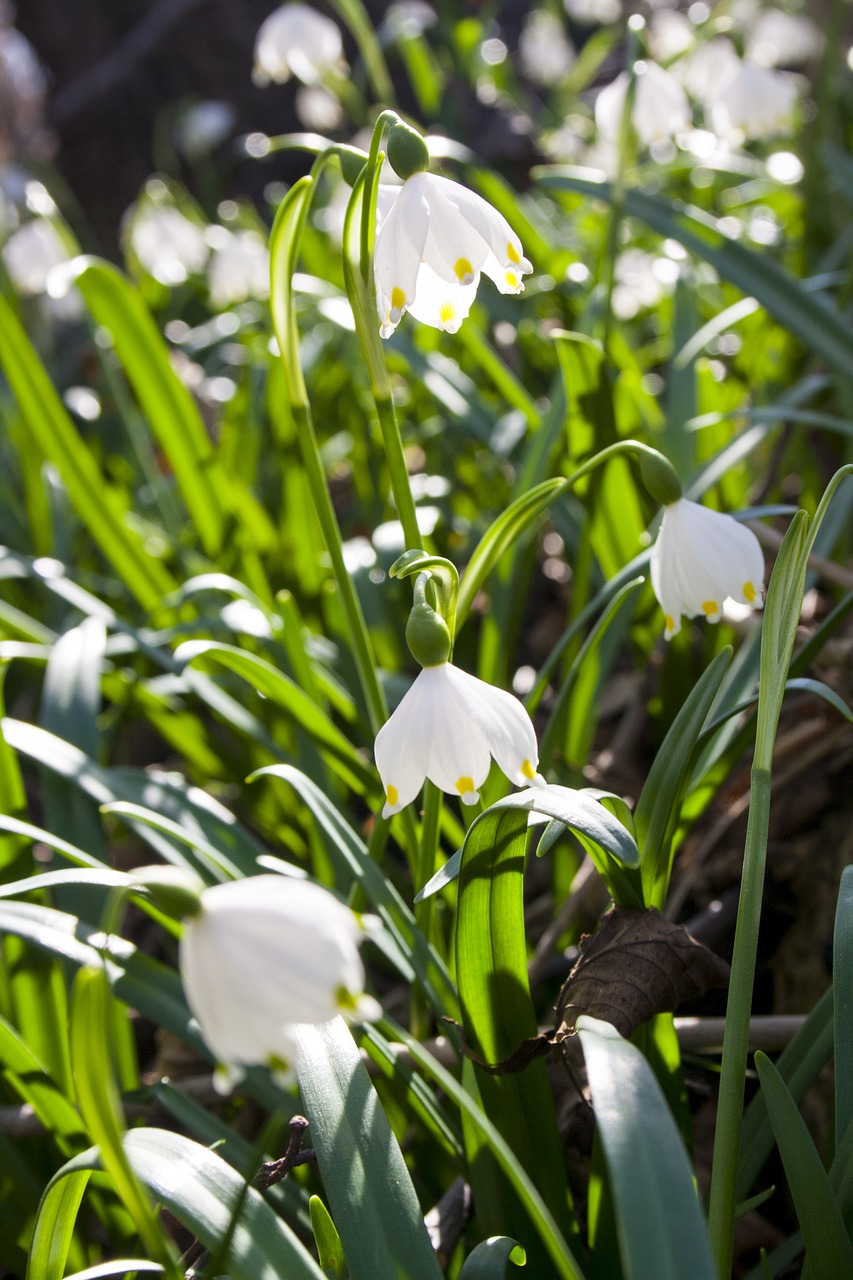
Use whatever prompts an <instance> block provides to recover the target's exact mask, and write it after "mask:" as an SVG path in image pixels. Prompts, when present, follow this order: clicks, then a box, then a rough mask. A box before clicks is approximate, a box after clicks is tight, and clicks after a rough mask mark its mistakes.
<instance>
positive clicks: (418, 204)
mask: <svg viewBox="0 0 853 1280" xmlns="http://www.w3.org/2000/svg"><path fill="white" fill-rule="evenodd" d="M420 176H421V175H420V174H416V175H415V177H414V178H409V180H408V182H404V183H403V186H402V187H401V188H400V194H399V195H398V196H397V199H396V200H395V201H394V203H393V204H392V205H391V208H390V210H389V211H388V214H387V217H386V218H385V219H384V221H383V223H382V228H381V230H380V232H379V235H378V236H377V237H376V250H375V253H374V264H373V265H374V274H375V277H376V305H377V308H378V311H379V321H380V325H381V329H380V332H381V334H382V337H383V338H389V337H390V336H391V334H392V333H393V332H394V330H395V329H396V327H397V325H398V324H399V323H400V320H401V319H402V317H403V314H404V313H405V312H406V311H407V310H408V309H409V307H410V306H411V305H412V303H413V302H414V300H415V290H416V286H417V279H418V271H419V269H420V265H421V259H422V257H423V251H424V245H425V244H426V238H427V233H428V231H429V206H428V205H427V201H426V197H425V195H424V193H423V190H422V186H421V184H419V183H418V182H417V178H418V177H420Z"/></svg>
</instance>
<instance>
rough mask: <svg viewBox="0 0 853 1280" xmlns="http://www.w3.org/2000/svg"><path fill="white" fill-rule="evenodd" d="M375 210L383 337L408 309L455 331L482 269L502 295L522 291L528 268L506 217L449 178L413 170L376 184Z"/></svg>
mask: <svg viewBox="0 0 853 1280" xmlns="http://www.w3.org/2000/svg"><path fill="white" fill-rule="evenodd" d="M377 215H378V226H379V232H378V235H377V237H376V251H375V255H374V273H375V277H376V305H377V308H378V311H379V323H380V330H379V331H380V333H381V335H382V337H383V338H389V337H390V336H391V334H392V333H393V332H394V330H395V329H396V327H397V325H398V324H399V323H400V321H401V319H402V318H403V316H404V314H405V313H406V312H407V311H410V312H411V314H412V315H413V316H414V317H415V319H416V320H420V321H421V323H422V324H427V325H431V326H432V327H433V328H435V329H444V330H446V331H447V332H448V333H455V332H456V331H457V329H458V328H459V326H460V325H461V323H462V321H463V320H464V319H465V317H466V316H467V315H468V312H469V311H470V310H471V305H472V303H473V301H474V298H475V297H476V293H477V286H478V285H479V283H480V275H481V273H485V275H487V276H488V277H489V279H490V280H492V281H493V283H494V284H495V285H496V286H497V288H498V289H499V290H500V291H501V293H520V292H521V290H522V289H523V288H524V281H523V277H524V276H525V275H526V274H527V273H528V272H530V271H532V270H533V267H532V266H531V264H530V263H529V262H528V260H527V258H525V256H524V253H523V250H522V247H521V241H520V240H519V238H518V236H517V235H516V234H515V232H514V231H513V230H512V228H511V227H510V225H509V223H508V222H507V220H506V219H505V218H504V217H503V215H502V214H500V213H498V211H497V210H496V209H493V208H492V206H491V205H490V204H488V203H487V201H485V200H483V198H482V197H481V196H478V195H475V194H474V192H473V191H468V190H467V189H466V188H465V187H463V186H460V184H459V183H458V182H452V181H451V180H450V179H449V178H441V177H439V176H438V175H436V174H432V173H426V172H425V171H423V170H416V171H414V172H412V173H411V176H409V177H406V179H405V181H404V182H403V185H402V186H401V187H391V186H385V187H380V190H379V197H378V201H377Z"/></svg>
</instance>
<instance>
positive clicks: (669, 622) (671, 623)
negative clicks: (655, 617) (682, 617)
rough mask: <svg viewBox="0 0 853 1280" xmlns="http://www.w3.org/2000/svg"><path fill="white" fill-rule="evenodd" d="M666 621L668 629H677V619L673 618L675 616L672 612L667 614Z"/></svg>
mask: <svg viewBox="0 0 853 1280" xmlns="http://www.w3.org/2000/svg"><path fill="white" fill-rule="evenodd" d="M664 622H665V623H666V629H667V631H674V630H675V619H674V618H673V616H672V614H671V613H668V614H667V615H666V617H665V618H664Z"/></svg>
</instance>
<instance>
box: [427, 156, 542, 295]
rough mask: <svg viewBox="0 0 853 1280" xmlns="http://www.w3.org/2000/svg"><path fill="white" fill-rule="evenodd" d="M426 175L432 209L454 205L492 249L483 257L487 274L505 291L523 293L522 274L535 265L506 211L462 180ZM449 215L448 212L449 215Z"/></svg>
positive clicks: (458, 212)
mask: <svg viewBox="0 0 853 1280" xmlns="http://www.w3.org/2000/svg"><path fill="white" fill-rule="evenodd" d="M426 176H427V177H428V179H429V200H430V209H431V210H433V209H434V208H435V207H436V206H437V205H441V206H443V207H444V208H445V209H446V208H447V206H448V205H449V206H451V207H452V208H453V209H454V210H455V212H456V214H457V215H458V216H459V217H460V218H461V219H462V220H463V221H464V223H466V224H467V226H468V228H469V232H470V231H473V232H475V233H476V235H477V236H478V237H479V238H480V240H481V241H482V242H483V244H485V245H486V246H487V249H488V252H487V253H486V255H485V257H484V258H482V270H483V272H484V274H485V275H487V276H488V277H489V279H490V280H492V281H493V283H494V284H495V285H497V287H498V289H499V290H500V291H501V293H520V292H521V290H522V289H523V288H524V282H523V280H522V277H523V276H525V275H527V274H528V273H529V272H531V271H532V270H533V267H532V265H531V264H530V262H529V261H528V260H527V258H525V257H524V252H523V250H522V247H521V241H520V240H519V238H518V236H517V235H516V234H515V232H514V231H513V229H512V227H511V226H510V225H509V223H508V222H507V220H506V218H505V217H504V216H503V214H500V213H498V211H497V209H494V208H493V207H492V206H491V205H490V204H489V202H488V201H487V200H484V199H483V198H482V196H478V195H477V194H476V193H475V192H473V191H469V190H468V189H467V187H463V186H462V185H461V184H460V183H458V182H451V181H450V179H449V178H442V177H439V176H438V175H437V174H428V175H426ZM447 216H448V215H447V214H446V213H445V217H447ZM460 238H461V237H460ZM433 265H435V264H433ZM436 269H438V268H436Z"/></svg>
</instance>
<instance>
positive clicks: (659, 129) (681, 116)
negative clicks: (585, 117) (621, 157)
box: [595, 62, 690, 147]
mask: <svg viewBox="0 0 853 1280" xmlns="http://www.w3.org/2000/svg"><path fill="white" fill-rule="evenodd" d="M627 92H628V73H627V71H622V72H620V74H619V75H618V76H617V77H616V79H615V80H613V81H612V82H611V83H610V84H609V85H608V86H607V88H606V89H602V91H601V93H600V94H599V95H598V97H597V99H596V102H595V123H596V125H597V126H598V129H599V132H600V133H602V134H603V135H604V136H605V137H606V138H616V137H618V135H619V126H620V123H621V121H622V111H623V109H624V106H625V95H626V94H627ZM631 123H632V124H633V126H634V128H635V130H636V132H637V137H638V138H639V140H640V142H641V143H642V145H643V146H646V147H648V146H650V145H651V144H652V143H653V142H659V141H660V140H661V139H663V138H672V137H674V136H675V135H676V134H677V133H680V132H681V131H682V130H683V129H686V128H687V126H688V125H689V123H690V107H689V104H688V102H687V97H686V95H685V93H684V90H683V89H682V87H681V85H680V84H679V83H678V81H677V80H676V78H675V76H674V75H672V74H671V73H670V72H669V71H664V69H663V67H659V66H658V64H657V63H656V62H645V63H641V64H640V63H638V65H637V83H636V88H635V90H634V106H633V109H632V111H631Z"/></svg>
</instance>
